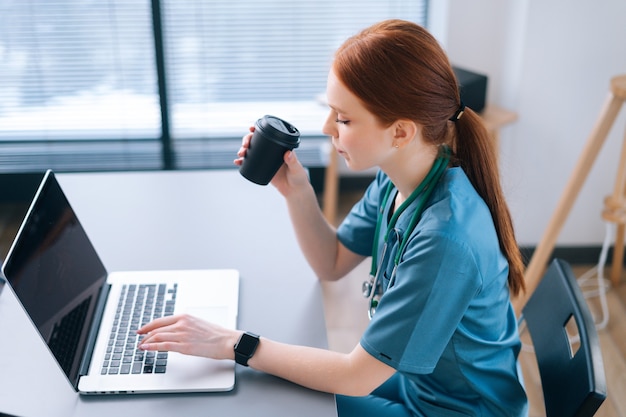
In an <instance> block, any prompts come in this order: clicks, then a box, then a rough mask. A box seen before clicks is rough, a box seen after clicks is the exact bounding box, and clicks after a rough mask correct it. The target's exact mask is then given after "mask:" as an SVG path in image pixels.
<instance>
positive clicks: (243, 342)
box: [237, 333, 259, 355]
mask: <svg viewBox="0 0 626 417" xmlns="http://www.w3.org/2000/svg"><path fill="white" fill-rule="evenodd" d="M258 343H259V339H258V338H256V337H254V336H251V335H249V334H247V333H244V334H243V335H242V336H241V339H240V340H239V343H237V351H238V352H239V353H242V354H244V355H246V354H250V353H252V352H254V349H255V348H256V345H257V344H258Z"/></svg>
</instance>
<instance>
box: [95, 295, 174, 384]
mask: <svg viewBox="0 0 626 417" xmlns="http://www.w3.org/2000/svg"><path fill="white" fill-rule="evenodd" d="M177 288H178V284H170V285H167V284H141V285H124V286H123V288H122V294H121V296H120V300H119V303H118V306H117V312H116V314H115V321H114V323H113V328H112V329H111V335H110V337H109V343H108V346H107V352H106V355H105V358H104V362H103V364H102V370H101V374H102V375H119V374H128V375H131V374H151V373H157V374H159V373H161V374H162V373H165V371H166V369H167V356H168V354H167V352H147V351H143V350H139V349H137V345H138V342H139V341H140V340H141V339H139V337H142V336H138V335H137V329H139V328H140V327H141V326H143V325H145V324H147V323H149V322H151V321H152V320H154V319H157V318H159V317H164V316H171V315H172V314H174V304H175V303H176V290H177Z"/></svg>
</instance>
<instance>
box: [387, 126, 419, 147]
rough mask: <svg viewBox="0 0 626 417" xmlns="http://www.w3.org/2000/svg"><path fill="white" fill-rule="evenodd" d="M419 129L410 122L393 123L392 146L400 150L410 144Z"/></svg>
mask: <svg viewBox="0 0 626 417" xmlns="http://www.w3.org/2000/svg"><path fill="white" fill-rule="evenodd" d="M418 131H419V129H418V127H417V124H416V123H415V122H414V121H412V120H398V121H396V122H395V123H394V136H393V141H394V142H393V145H394V146H395V147H396V148H401V147H403V146H405V145H407V144H408V143H409V142H411V141H412V140H413V139H414V138H415V136H416V135H417V133H418Z"/></svg>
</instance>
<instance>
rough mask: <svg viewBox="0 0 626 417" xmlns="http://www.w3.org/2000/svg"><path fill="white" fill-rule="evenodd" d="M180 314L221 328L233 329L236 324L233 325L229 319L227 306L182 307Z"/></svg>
mask: <svg viewBox="0 0 626 417" xmlns="http://www.w3.org/2000/svg"><path fill="white" fill-rule="evenodd" d="M180 312H181V313H187V314H190V315H192V316H194V317H198V318H201V319H203V320H206V321H208V322H211V323H215V324H218V325H220V326H222V327H227V328H230V329H234V328H235V326H236V323H234V322H233V320H232V319H229V314H228V307H227V306H213V307H183V308H181V310H180Z"/></svg>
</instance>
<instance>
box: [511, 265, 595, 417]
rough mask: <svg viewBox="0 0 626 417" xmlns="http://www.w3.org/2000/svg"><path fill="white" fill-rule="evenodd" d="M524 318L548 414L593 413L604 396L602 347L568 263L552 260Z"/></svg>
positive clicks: (590, 414) (566, 416) (580, 414)
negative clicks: (575, 335) (573, 338)
mask: <svg viewBox="0 0 626 417" xmlns="http://www.w3.org/2000/svg"><path fill="white" fill-rule="evenodd" d="M523 319H524V320H525V321H526V325H527V326H528V330H529V332H530V337H531V339H532V342H533V346H534V349H535V355H536V357H537V364H538V367H539V374H540V376H541V385H542V388H543V396H544V402H545V407H546V415H547V416H548V417H557V416H558V417H570V416H572V417H573V416H578V417H583V416H593V415H594V414H595V412H596V410H597V409H598V408H599V407H600V405H601V404H602V402H603V401H604V399H605V398H606V379H605V375H604V365H603V362H602V352H601V350H600V343H599V340H598V334H597V332H596V328H595V324H594V321H593V318H592V316H591V312H590V311H589V307H588V305H587V302H586V300H585V298H584V297H583V294H582V291H581V290H580V288H579V286H578V282H577V281H576V277H575V276H574V274H573V272H572V269H571V268H570V266H569V264H568V263H567V262H565V261H563V260H560V259H555V260H553V261H552V262H551V264H550V265H549V267H548V269H547V271H546V273H545V274H544V276H543V278H542V280H541V282H540V283H539V285H538V286H537V288H536V289H535V291H534V292H533V294H532V296H531V297H530V299H529V300H528V302H527V303H526V305H525V306H524V308H523ZM573 323H575V325H576V327H577V333H578V337H579V342H577V343H575V344H572V342H571V338H570V336H568V330H567V329H569V328H571V327H570V326H571V325H572V324H573ZM570 333H572V332H571V331H570ZM574 348H577V350H576V351H575V352H573V350H574Z"/></svg>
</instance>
